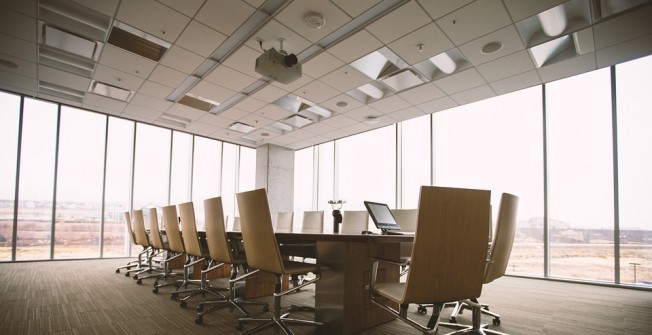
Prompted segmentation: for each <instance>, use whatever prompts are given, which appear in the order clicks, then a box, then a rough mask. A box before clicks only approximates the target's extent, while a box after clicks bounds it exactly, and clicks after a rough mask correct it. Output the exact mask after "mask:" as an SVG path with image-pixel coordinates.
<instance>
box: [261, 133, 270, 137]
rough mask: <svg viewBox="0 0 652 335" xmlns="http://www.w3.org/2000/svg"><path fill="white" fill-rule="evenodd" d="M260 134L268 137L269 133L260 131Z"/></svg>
mask: <svg viewBox="0 0 652 335" xmlns="http://www.w3.org/2000/svg"><path fill="white" fill-rule="evenodd" d="M260 136H262V137H267V136H269V133H260Z"/></svg>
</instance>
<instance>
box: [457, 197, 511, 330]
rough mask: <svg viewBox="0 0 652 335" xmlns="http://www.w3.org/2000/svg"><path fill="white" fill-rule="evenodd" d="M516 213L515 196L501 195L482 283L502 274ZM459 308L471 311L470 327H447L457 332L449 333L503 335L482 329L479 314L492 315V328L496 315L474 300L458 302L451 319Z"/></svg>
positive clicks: (498, 318) (507, 259) (506, 261)
mask: <svg viewBox="0 0 652 335" xmlns="http://www.w3.org/2000/svg"><path fill="white" fill-rule="evenodd" d="M517 211H518V197H517V196H515V195H512V194H509V193H503V194H502V196H501V199H500V208H499V209H498V220H497V223H496V234H495V235H494V239H493V242H492V243H491V247H490V249H489V255H488V257H487V262H486V266H485V270H484V284H489V283H491V282H492V281H494V280H496V279H498V278H500V277H502V276H503V275H505V271H506V270H507V264H508V263H509V256H510V254H511V252H512V246H513V244H514V234H515V232H516V215H517ZM463 309H471V311H472V313H473V314H472V321H473V324H472V325H471V326H465V325H456V326H451V327H452V328H458V329H461V330H460V331H457V332H454V333H451V334H496V335H501V334H504V333H501V332H498V331H495V330H490V329H484V327H485V325H483V324H482V323H481V322H482V321H481V315H482V314H488V315H491V316H493V324H494V326H498V325H500V315H498V314H496V313H493V312H491V311H489V308H488V306H487V305H483V304H480V303H479V302H478V300H477V299H476V298H473V299H469V300H462V301H460V302H459V303H458V305H457V307H456V309H455V310H454V311H453V313H452V314H451V318H455V317H456V316H457V314H458V313H460V312H461V311H462V310H463Z"/></svg>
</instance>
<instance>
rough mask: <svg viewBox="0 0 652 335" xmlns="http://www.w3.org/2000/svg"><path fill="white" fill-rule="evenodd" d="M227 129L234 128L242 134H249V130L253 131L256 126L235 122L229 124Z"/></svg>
mask: <svg viewBox="0 0 652 335" xmlns="http://www.w3.org/2000/svg"><path fill="white" fill-rule="evenodd" d="M229 129H231V130H235V131H237V132H240V133H243V134H249V133H250V132H252V131H254V130H255V129H256V128H254V127H253V126H250V125H248V124H246V123H241V122H235V123H233V124H231V125H230V126H229Z"/></svg>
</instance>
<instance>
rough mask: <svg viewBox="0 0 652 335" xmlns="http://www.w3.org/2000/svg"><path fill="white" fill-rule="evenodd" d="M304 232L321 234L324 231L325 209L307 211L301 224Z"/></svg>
mask: <svg viewBox="0 0 652 335" xmlns="http://www.w3.org/2000/svg"><path fill="white" fill-rule="evenodd" d="M301 232H302V233H310V234H321V233H323V232H324V211H305V212H303V221H302V224H301Z"/></svg>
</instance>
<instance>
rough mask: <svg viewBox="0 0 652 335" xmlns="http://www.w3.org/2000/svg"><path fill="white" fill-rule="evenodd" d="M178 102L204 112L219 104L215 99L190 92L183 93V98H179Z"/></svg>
mask: <svg viewBox="0 0 652 335" xmlns="http://www.w3.org/2000/svg"><path fill="white" fill-rule="evenodd" d="M179 103H180V104H182V105H186V106H188V107H192V108H195V109H199V110H203V111H204V112H209V111H210V110H211V109H213V108H215V107H216V106H219V105H220V103H219V102H217V101H213V100H211V99H207V98H204V97H202V96H199V95H195V94H191V93H188V94H186V95H184V96H183V98H181V99H179Z"/></svg>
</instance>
